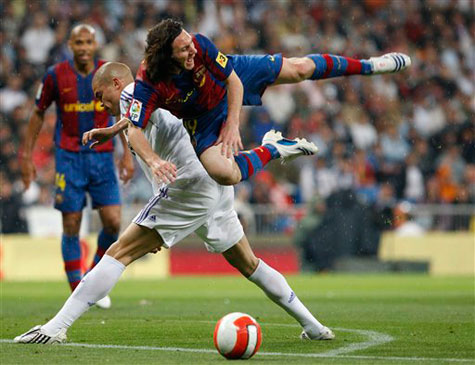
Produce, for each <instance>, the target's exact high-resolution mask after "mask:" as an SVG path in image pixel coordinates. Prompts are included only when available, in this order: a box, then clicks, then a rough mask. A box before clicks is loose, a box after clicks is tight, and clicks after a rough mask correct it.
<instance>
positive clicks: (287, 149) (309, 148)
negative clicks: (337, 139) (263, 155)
mask: <svg viewBox="0 0 475 365" xmlns="http://www.w3.org/2000/svg"><path fill="white" fill-rule="evenodd" d="M262 144H263V145H266V144H270V145H272V146H274V147H275V148H276V149H277V151H278V152H279V154H280V158H281V159H282V162H289V161H292V160H293V159H295V158H297V157H299V156H308V155H315V154H316V153H317V152H318V148H317V146H315V144H313V143H312V142H308V141H307V140H306V139H305V138H302V139H300V138H295V139H287V138H284V137H282V133H281V132H277V131H275V130H273V129H272V130H270V131H269V132H267V133H266V134H265V135H264V138H262Z"/></svg>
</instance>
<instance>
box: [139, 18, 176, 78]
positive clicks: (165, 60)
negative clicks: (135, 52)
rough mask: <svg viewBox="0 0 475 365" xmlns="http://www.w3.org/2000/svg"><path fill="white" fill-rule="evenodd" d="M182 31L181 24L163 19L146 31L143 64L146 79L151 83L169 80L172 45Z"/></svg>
mask: <svg viewBox="0 0 475 365" xmlns="http://www.w3.org/2000/svg"><path fill="white" fill-rule="evenodd" d="M182 30H183V23H182V22H180V21H178V20H174V19H165V20H162V21H161V22H160V23H158V24H157V25H155V26H154V27H153V28H152V29H150V30H149V31H148V34H147V47H146V48H145V62H146V64H147V71H146V72H147V77H148V78H149V79H150V81H152V82H153V83H157V82H159V81H164V80H168V79H169V77H170V70H171V68H172V67H173V60H172V43H173V41H174V40H175V38H176V37H178V36H179V35H180V33H181V32H182Z"/></svg>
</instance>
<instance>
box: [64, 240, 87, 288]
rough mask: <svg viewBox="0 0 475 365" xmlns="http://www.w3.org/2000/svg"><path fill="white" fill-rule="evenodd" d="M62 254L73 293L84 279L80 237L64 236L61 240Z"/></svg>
mask: <svg viewBox="0 0 475 365" xmlns="http://www.w3.org/2000/svg"><path fill="white" fill-rule="evenodd" d="M61 253H62V255H63V261H64V270H65V271H66V276H67V277H68V282H69V286H70V287H71V291H73V290H74V289H75V288H76V286H78V284H79V283H80V281H81V277H82V272H81V247H80V246H79V236H66V235H65V234H63V236H62V238H61Z"/></svg>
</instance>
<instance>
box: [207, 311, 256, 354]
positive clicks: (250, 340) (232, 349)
mask: <svg viewBox="0 0 475 365" xmlns="http://www.w3.org/2000/svg"><path fill="white" fill-rule="evenodd" d="M213 337H214V346H216V349H217V350H218V352H219V353H220V354H221V355H223V356H224V357H225V358H227V359H249V358H250V357H252V356H253V355H254V354H255V353H256V352H257V350H259V347H260V346H261V341H262V334H261V326H259V323H257V322H256V320H255V319H254V318H252V317H251V316H250V315H248V314H244V313H239V312H234V313H229V314H227V315H225V316H224V317H223V318H221V319H220V320H219V321H218V323H216V327H215V329H214V336H213Z"/></svg>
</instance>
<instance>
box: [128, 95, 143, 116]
mask: <svg viewBox="0 0 475 365" xmlns="http://www.w3.org/2000/svg"><path fill="white" fill-rule="evenodd" d="M141 111H142V102H141V101H138V100H135V99H134V100H132V104H131V105H130V113H129V115H130V120H131V121H132V122H138V121H139V120H140V112H141Z"/></svg>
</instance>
